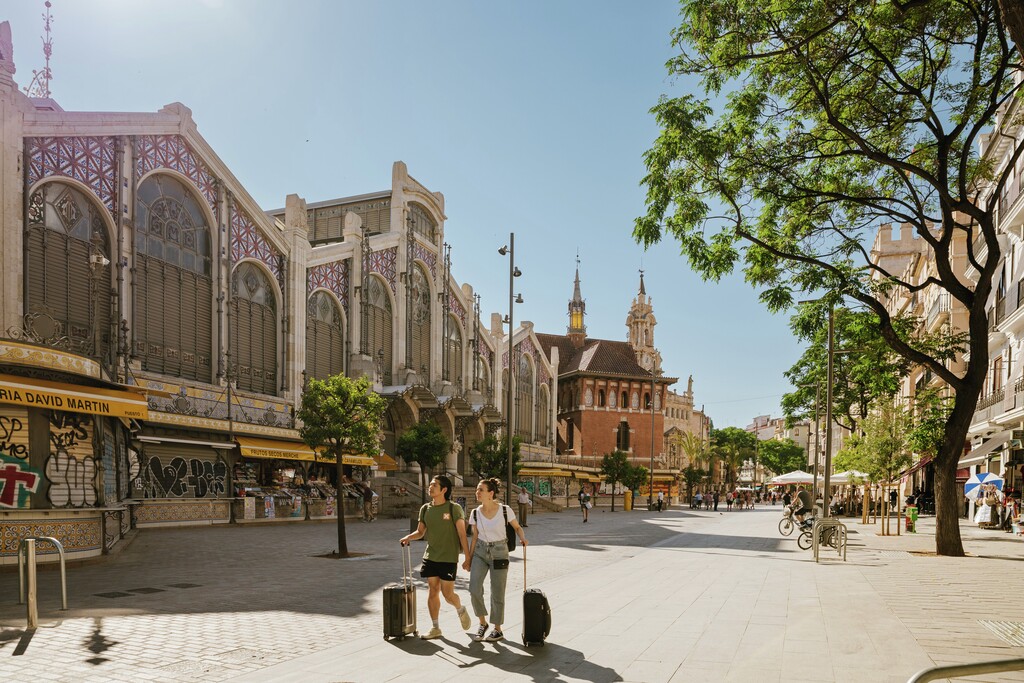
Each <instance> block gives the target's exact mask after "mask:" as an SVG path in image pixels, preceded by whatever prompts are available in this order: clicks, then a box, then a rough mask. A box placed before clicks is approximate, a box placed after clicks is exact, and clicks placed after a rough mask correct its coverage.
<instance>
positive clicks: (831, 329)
mask: <svg viewBox="0 0 1024 683" xmlns="http://www.w3.org/2000/svg"><path fill="white" fill-rule="evenodd" d="M834 338H835V307H834V306H829V307H828V377H827V379H826V380H825V382H826V384H825V496H824V498H823V499H822V500H823V501H824V502H825V512H824V515H825V517H828V516H830V515H831V514H832V506H831V503H830V499H831V497H832V490H831V489H830V488H829V487H830V484H831V481H830V480H831V478H832V369H833V365H834V364H833V360H832V358H833V356H834V354H835V348H834V344H835V341H834ZM814 476H815V477H817V476H818V473H817V471H815V473H814Z"/></svg>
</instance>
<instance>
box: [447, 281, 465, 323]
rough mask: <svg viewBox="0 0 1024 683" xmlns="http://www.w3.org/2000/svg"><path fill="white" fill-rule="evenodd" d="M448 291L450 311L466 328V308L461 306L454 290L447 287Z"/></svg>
mask: <svg viewBox="0 0 1024 683" xmlns="http://www.w3.org/2000/svg"><path fill="white" fill-rule="evenodd" d="M448 291H449V293H450V296H449V300H450V301H451V306H452V313H454V314H455V317H456V318H458V319H459V320H460V321H462V328H463V329H466V309H465V308H463V307H462V304H461V303H459V300H458V298H456V296H455V290H452V289H449V290H448Z"/></svg>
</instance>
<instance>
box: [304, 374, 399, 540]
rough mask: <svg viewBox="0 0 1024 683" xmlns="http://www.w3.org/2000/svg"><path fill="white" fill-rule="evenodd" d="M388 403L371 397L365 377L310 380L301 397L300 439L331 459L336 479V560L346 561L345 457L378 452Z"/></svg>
mask: <svg viewBox="0 0 1024 683" xmlns="http://www.w3.org/2000/svg"><path fill="white" fill-rule="evenodd" d="M386 410H387V401H386V400H384V399H383V398H381V397H380V396H378V395H377V394H375V393H373V391H372V390H371V387H370V381H369V380H368V379H367V378H366V377H359V378H357V379H352V378H350V377H345V376H344V375H331V376H330V377H328V378H327V379H324V380H318V379H311V380H309V383H308V384H307V385H306V390H305V391H304V392H303V393H302V404H301V406H300V408H299V412H298V414H297V415H296V417H297V418H298V419H299V420H301V421H302V426H301V427H299V435H300V436H301V437H302V440H303V441H305V442H306V445H307V446H309V447H310V448H312V449H313V450H314V451H321V452H323V453H324V454H325V455H328V456H329V457H332V458H333V459H334V462H335V463H336V466H337V475H338V502H337V505H336V507H337V510H338V557H348V541H347V539H346V537H345V506H344V493H343V491H342V476H343V468H344V463H343V456H344V454H345V453H362V454H367V455H376V454H377V453H378V452H379V451H380V429H381V427H380V423H381V419H382V418H383V417H384V411H386Z"/></svg>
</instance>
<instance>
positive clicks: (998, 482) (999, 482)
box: [964, 472, 1003, 498]
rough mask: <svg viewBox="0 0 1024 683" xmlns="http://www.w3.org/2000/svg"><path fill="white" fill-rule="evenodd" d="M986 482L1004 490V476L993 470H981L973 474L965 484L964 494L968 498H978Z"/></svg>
mask: <svg viewBox="0 0 1024 683" xmlns="http://www.w3.org/2000/svg"><path fill="white" fill-rule="evenodd" d="M986 484H992V485H993V486H995V487H996V488H997V489H998V490H1000V491H1002V490H1003V478H1002V477H1000V476H997V475H995V474H992V473H991V472H979V473H978V474H972V475H971V478H970V479H968V480H967V482H966V483H965V484H964V495H965V496H967V497H968V498H977V497H978V496H979V495H980V494H981V492H982V490H983V487H984V486H985V485H986Z"/></svg>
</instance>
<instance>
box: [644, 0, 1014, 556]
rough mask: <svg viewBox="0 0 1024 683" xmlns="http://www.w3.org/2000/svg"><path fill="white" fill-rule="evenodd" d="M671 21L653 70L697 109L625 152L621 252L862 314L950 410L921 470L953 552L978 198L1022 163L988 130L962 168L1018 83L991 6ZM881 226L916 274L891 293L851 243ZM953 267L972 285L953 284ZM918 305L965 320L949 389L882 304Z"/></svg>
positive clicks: (945, 0) (783, 299)
mask: <svg viewBox="0 0 1024 683" xmlns="http://www.w3.org/2000/svg"><path fill="white" fill-rule="evenodd" d="M681 4H682V22H681V24H680V25H679V27H678V28H676V29H675V30H674V32H673V40H674V44H675V45H676V46H677V47H678V48H679V50H680V54H679V55H678V56H675V57H673V58H672V59H671V60H670V61H669V63H668V68H669V71H670V73H671V74H673V75H676V76H683V77H686V76H692V77H696V78H698V79H700V83H701V87H702V89H703V91H704V94H703V96H702V97H701V96H695V95H691V94H685V95H683V96H681V97H677V98H666V97H663V98H662V99H661V100H660V101H659V103H658V104H657V106H655V107H654V109H653V110H652V112H653V113H654V115H655V116H656V118H657V121H658V124H659V126H660V127H661V132H660V134H659V136H658V138H657V140H656V141H655V143H654V146H653V147H652V148H651V149H650V150H649V151H648V152H647V153H646V154H645V162H646V166H647V174H646V176H645V177H644V179H643V184H644V185H646V188H647V198H646V203H647V210H646V214H645V215H644V216H642V217H640V218H638V219H637V221H636V225H635V229H634V236H635V237H636V239H637V240H638V241H640V242H642V243H644V244H645V245H647V246H650V245H652V244H654V243H656V242H658V241H660V240H661V238H662V235H663V234H666V233H667V234H668V235H671V236H673V237H675V238H676V239H678V240H679V242H680V243H681V246H682V252H683V254H684V255H685V257H686V258H687V260H688V261H689V264H690V266H691V267H692V268H693V269H694V270H695V271H696V272H698V273H699V274H700V275H702V276H703V277H704V278H706V279H710V280H718V279H720V278H721V277H723V276H725V275H726V274H728V273H730V272H732V270H733V269H734V268H735V267H736V266H737V264H741V265H742V268H743V272H744V276H745V278H746V280H747V281H748V282H749V283H750V284H751V285H752V286H754V287H756V288H759V289H760V290H761V300H762V301H763V302H764V304H765V305H766V306H767V307H768V308H769V309H770V310H772V311H781V310H783V309H786V308H787V307H789V306H790V305H792V303H793V301H794V300H796V299H800V298H809V297H808V296H807V295H810V297H819V298H820V301H819V303H818V304H817V305H816V306H815V308H814V310H815V311H816V312H817V315H819V316H821V317H823V316H824V312H825V311H827V309H828V308H829V307H831V306H835V305H837V304H841V303H842V301H843V300H844V299H846V298H849V299H852V300H854V301H857V302H859V303H860V304H862V305H863V306H864V307H865V308H867V309H868V310H870V311H871V312H872V313H874V314H875V316H876V317H877V326H878V330H879V334H880V335H881V337H882V338H883V339H884V340H885V342H886V344H888V345H889V347H890V348H891V349H892V350H893V351H894V352H896V353H897V354H899V355H900V356H902V357H903V358H905V359H907V360H908V361H910V362H912V363H914V364H917V365H921V366H924V367H926V368H927V369H929V370H931V371H932V372H933V373H934V374H935V375H936V376H938V377H939V378H941V379H942V380H943V381H944V382H945V383H946V384H947V385H948V386H949V387H950V389H951V391H952V392H953V394H954V395H955V397H956V398H955V401H954V403H953V406H952V409H951V410H950V413H949V416H948V418H947V420H946V429H945V434H944V438H943V441H942V444H941V446H940V448H939V450H938V453H937V455H936V457H935V465H936V467H935V490H936V517H937V519H936V534H935V544H936V551H937V552H938V553H939V554H941V555H957V556H960V555H963V544H962V542H961V539H960V529H959V525H958V508H959V496H958V494H957V490H956V485H955V476H956V467H957V461H958V459H959V457H960V454H961V453H962V451H963V447H964V443H965V440H966V437H967V433H968V427H969V425H970V422H971V418H972V416H973V413H974V410H975V407H976V405H977V400H978V396H979V394H980V392H981V390H982V387H983V384H984V380H985V375H986V372H987V368H988V361H989V356H988V315H987V313H986V302H987V301H988V300H989V298H990V295H991V294H992V290H993V274H994V273H995V272H996V271H997V269H998V267H999V264H1000V262H1001V256H1002V254H1001V249H1002V248H1001V246H1000V243H999V240H998V239H997V233H996V215H995V214H996V211H997V207H998V204H999V202H997V201H994V200H992V199H989V198H988V197H1000V196H1002V193H1003V190H1004V188H1006V187H1007V186H1008V183H1010V182H1011V181H1012V179H1013V175H1012V174H1013V172H1014V171H1013V169H1014V168H1015V167H1016V166H1017V160H1018V159H1019V158H1020V156H1021V154H1022V152H1024V140H1022V139H1015V138H1014V137H1012V136H1009V135H1006V134H1004V132H1003V131H1001V130H998V131H996V133H995V136H996V137H997V138H999V139H1000V140H1001V142H1005V143H1007V145H1008V147H1007V149H1008V150H1009V151H1008V153H1007V156H1006V159H1007V163H1005V164H1003V163H999V164H996V163H995V162H994V161H993V160H992V159H990V158H979V156H978V152H977V150H978V149H979V148H980V149H984V150H985V151H986V153H989V150H992V149H1000V148H1001V147H997V146H995V145H990V144H989V143H988V139H987V136H988V135H989V131H991V129H992V127H993V126H994V125H996V124H997V123H998V121H997V115H998V114H999V112H1001V111H1002V110H1003V109H1004V108H1005V106H1006V105H1007V104H1008V103H1009V102H1011V101H1012V100H1013V99H1014V98H1017V97H1019V93H1020V90H1021V87H1022V83H1024V81H1022V79H1020V78H1019V75H1020V70H1021V64H1020V53H1019V51H1018V50H1017V48H1016V47H1015V46H1014V45H1013V44H1012V43H1011V42H1010V41H1008V40H1007V35H1006V29H1005V27H1004V26H1003V23H1002V18H1001V16H1000V12H999V7H998V5H997V4H996V3H994V2H992V1H991V0H932V1H929V2H922V1H915V0H909V1H908V2H902V3H900V2H895V3H862V2H853V1H850V0H846V1H844V0H839V2H835V1H834V0H809V2H806V3H801V4H793V5H779V4H777V3H767V4H765V3H762V4H756V3H753V4H751V3H748V4H747V5H744V6H743V9H742V11H737V10H736V6H735V3H733V2H731V0H683V2H682V3H681ZM1004 4H1005V5H1006V6H1012V5H1013V3H1012V2H1010V0H1004ZM1008 14H1009V13H1008ZM727 88H728V89H730V90H731V91H730V92H729V93H728V95H727V96H723V91H724V90H725V89H727ZM716 107H717V110H716ZM982 190H984V193H985V194H984V195H979V192H981V191H982ZM979 196H980V197H981V199H980V201H979ZM886 224H891V225H896V226H901V228H900V229H901V230H909V231H911V232H912V233H913V234H914V235H915V236H916V237H917V238H919V239H920V240H921V241H920V242H919V244H920V245H922V249H923V250H924V252H925V253H924V254H923V255H924V257H925V258H928V259H929V260H930V261H931V262H933V263H934V268H935V273H936V274H935V275H933V276H930V277H929V278H928V279H927V280H925V281H924V282H920V283H914V282H908V281H905V280H903V279H902V275H903V274H902V272H897V269H899V270H900V271H902V264H901V265H899V266H897V269H893V270H892V271H890V270H887V267H886V265H885V264H883V263H881V262H879V261H878V260H877V259H876V258H873V257H872V254H871V252H870V250H869V249H868V248H867V246H866V245H869V244H871V241H872V238H873V235H874V232H875V231H877V230H878V229H879V228H880V227H881V226H883V225H886ZM964 252H966V260H967V262H968V263H969V264H970V266H971V268H972V269H973V271H975V272H976V273H977V283H976V284H974V285H972V284H971V283H970V282H969V281H967V280H966V278H964V277H963V273H961V272H958V265H957V263H956V261H955V259H957V258H960V257H959V256H958V255H959V254H963V253H964ZM926 288H928V289H930V290H931V291H941V292H946V293H948V296H950V297H952V300H953V301H955V302H957V303H958V304H960V305H962V306H963V307H964V308H965V309H966V310H967V311H968V319H969V323H968V331H967V332H968V338H967V341H968V344H967V347H968V348H967V351H968V352H969V356H968V357H967V360H966V363H965V368H964V370H963V371H962V372H954V371H953V370H952V369H950V368H949V367H947V365H946V364H943V362H942V361H941V359H940V358H938V357H937V356H936V355H935V354H934V353H933V352H931V350H930V349H929V348H928V345H927V344H921V343H920V342H919V341H918V340H917V339H916V338H915V337H914V336H905V335H901V334H900V332H899V330H898V329H897V327H896V325H895V324H894V321H893V318H892V316H891V315H890V312H889V309H888V308H887V304H888V303H889V302H890V301H893V300H895V299H896V298H898V297H901V296H910V295H912V294H914V293H915V292H919V291H922V290H925V289H926Z"/></svg>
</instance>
